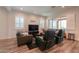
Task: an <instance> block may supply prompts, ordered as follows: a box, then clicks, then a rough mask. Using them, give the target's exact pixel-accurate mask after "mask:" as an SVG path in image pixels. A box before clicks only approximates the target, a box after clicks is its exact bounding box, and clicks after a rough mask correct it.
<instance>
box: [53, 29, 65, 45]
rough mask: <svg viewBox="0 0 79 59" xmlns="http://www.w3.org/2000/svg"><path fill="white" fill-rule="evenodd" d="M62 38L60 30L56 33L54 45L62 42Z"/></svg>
mask: <svg viewBox="0 0 79 59" xmlns="http://www.w3.org/2000/svg"><path fill="white" fill-rule="evenodd" d="M63 38H64V31H63V30H61V29H60V30H59V31H58V33H57V34H56V35H55V42H56V44H58V43H60V42H62V41H63Z"/></svg>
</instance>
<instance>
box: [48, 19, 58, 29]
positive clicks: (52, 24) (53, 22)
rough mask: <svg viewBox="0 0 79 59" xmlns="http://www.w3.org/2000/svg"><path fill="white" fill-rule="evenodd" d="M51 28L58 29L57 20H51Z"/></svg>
mask: <svg viewBox="0 0 79 59" xmlns="http://www.w3.org/2000/svg"><path fill="white" fill-rule="evenodd" d="M49 28H50V29H57V20H49Z"/></svg>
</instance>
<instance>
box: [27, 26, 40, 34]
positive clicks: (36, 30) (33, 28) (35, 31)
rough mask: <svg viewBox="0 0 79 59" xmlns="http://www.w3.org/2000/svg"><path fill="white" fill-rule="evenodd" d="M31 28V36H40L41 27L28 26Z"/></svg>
mask: <svg viewBox="0 0 79 59" xmlns="http://www.w3.org/2000/svg"><path fill="white" fill-rule="evenodd" d="M28 27H29V31H28V32H29V34H38V33H39V26H38V25H28Z"/></svg>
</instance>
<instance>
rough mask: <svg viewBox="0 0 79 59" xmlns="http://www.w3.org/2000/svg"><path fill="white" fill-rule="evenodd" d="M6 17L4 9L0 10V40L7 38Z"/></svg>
mask: <svg viewBox="0 0 79 59" xmlns="http://www.w3.org/2000/svg"><path fill="white" fill-rule="evenodd" d="M7 19H8V17H7V12H6V10H5V9H4V8H0V38H1V39H3V38H7V36H8V29H7V28H8V20H7Z"/></svg>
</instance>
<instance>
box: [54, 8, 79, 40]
mask: <svg viewBox="0 0 79 59" xmlns="http://www.w3.org/2000/svg"><path fill="white" fill-rule="evenodd" d="M62 16H66V17H67V29H66V32H67V33H75V40H77V41H79V8H78V7H75V8H71V9H67V10H65V11H64V12H62V13H60V15H59V14H58V15H56V17H55V18H56V19H57V18H60V17H62Z"/></svg>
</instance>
